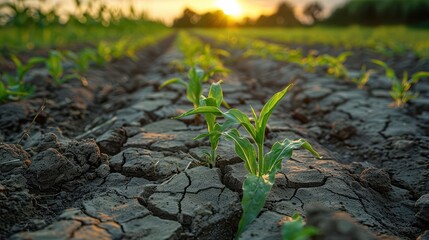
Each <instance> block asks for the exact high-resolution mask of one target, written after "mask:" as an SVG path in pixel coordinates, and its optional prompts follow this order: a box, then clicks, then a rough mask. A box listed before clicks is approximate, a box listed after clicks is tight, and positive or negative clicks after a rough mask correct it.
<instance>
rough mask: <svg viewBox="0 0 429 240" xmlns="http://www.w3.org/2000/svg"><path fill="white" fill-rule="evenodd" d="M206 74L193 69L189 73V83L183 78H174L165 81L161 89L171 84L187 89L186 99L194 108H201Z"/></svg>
mask: <svg viewBox="0 0 429 240" xmlns="http://www.w3.org/2000/svg"><path fill="white" fill-rule="evenodd" d="M204 76H205V73H204V71H203V70H201V69H198V68H195V67H192V68H191V69H190V70H189V72H188V78H189V83H187V82H185V81H183V80H182V79H181V78H173V79H170V80H167V81H165V82H164V83H163V84H161V86H159V88H160V89H161V88H164V87H166V86H168V85H171V84H179V85H182V86H184V87H185V88H186V98H187V99H188V100H189V101H190V102H191V103H192V105H193V106H194V108H197V107H199V106H200V97H201V95H202V93H203V87H202V84H203V80H204Z"/></svg>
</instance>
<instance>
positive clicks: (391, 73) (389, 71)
mask: <svg viewBox="0 0 429 240" xmlns="http://www.w3.org/2000/svg"><path fill="white" fill-rule="evenodd" d="M371 62H373V63H375V64H377V65H378V66H381V67H383V68H384V70H385V71H386V77H388V78H389V79H390V80H392V81H394V82H397V81H398V77H397V76H396V74H395V71H394V70H393V69H392V68H390V67H389V66H388V65H387V64H386V63H385V62H383V61H380V60H377V59H372V61H371Z"/></svg>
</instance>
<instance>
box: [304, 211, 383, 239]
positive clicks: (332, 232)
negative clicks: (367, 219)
mask: <svg viewBox="0 0 429 240" xmlns="http://www.w3.org/2000/svg"><path fill="white" fill-rule="evenodd" d="M306 215H307V224H308V225H311V226H315V227H316V228H317V229H319V234H318V236H317V239H320V240H325V239H326V240H328V239H355V240H376V239H377V238H376V237H375V236H374V235H373V234H372V233H370V232H369V231H368V230H367V229H366V228H365V227H363V226H362V225H360V224H358V223H357V222H355V220H354V219H353V218H351V217H350V216H349V215H348V214H347V213H345V212H333V211H331V210H328V209H326V208H323V207H320V206H312V207H309V208H308V210H307V214H306Z"/></svg>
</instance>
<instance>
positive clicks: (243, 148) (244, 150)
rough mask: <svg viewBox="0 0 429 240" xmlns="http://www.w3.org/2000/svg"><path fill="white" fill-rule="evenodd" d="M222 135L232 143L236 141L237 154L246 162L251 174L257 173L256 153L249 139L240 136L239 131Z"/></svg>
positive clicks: (234, 130) (231, 131)
mask: <svg viewBox="0 0 429 240" xmlns="http://www.w3.org/2000/svg"><path fill="white" fill-rule="evenodd" d="M222 135H223V136H224V137H225V138H226V139H227V140H230V141H234V144H235V152H236V153H237V155H238V156H239V157H240V158H241V159H242V160H243V161H244V166H245V167H246V169H247V171H249V172H250V173H251V174H253V175H256V173H257V162H256V152H255V148H254V147H253V145H252V143H250V141H249V139H247V138H243V137H241V136H240V133H239V132H238V130H237V129H235V128H234V129H231V130H229V131H226V132H224V133H222Z"/></svg>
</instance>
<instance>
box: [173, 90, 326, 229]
mask: <svg viewBox="0 0 429 240" xmlns="http://www.w3.org/2000/svg"><path fill="white" fill-rule="evenodd" d="M290 87H291V85H289V86H288V87H286V88H285V89H284V90H283V91H281V92H278V93H276V94H275V95H274V96H273V97H271V99H270V100H268V102H267V103H266V104H265V105H264V107H263V108H262V110H261V112H260V114H259V116H258V115H257V114H256V112H255V110H254V109H253V108H252V107H251V110H252V113H253V119H254V122H253V124H252V122H251V121H250V118H249V117H248V116H247V115H246V114H244V113H243V112H241V111H240V110H238V109H230V110H228V111H227V112H225V113H224V112H222V111H221V110H220V109H219V108H218V107H214V106H200V107H198V108H195V109H193V110H191V111H189V112H187V113H185V114H183V115H181V116H180V117H184V116H188V115H194V114H207V113H210V114H214V115H217V116H223V117H224V118H225V119H226V121H225V122H224V123H223V124H222V127H221V130H222V135H223V136H224V137H225V138H226V139H227V140H230V141H233V142H234V145H235V152H236V153H237V155H238V156H239V157H240V158H241V159H242V160H243V161H244V166H245V168H246V170H247V171H248V174H247V175H246V179H245V180H244V183H243V198H242V202H241V205H242V208H243V215H242V217H241V220H240V223H239V226H238V232H237V237H239V236H240V235H241V233H243V232H244V231H245V230H246V229H247V227H248V226H249V224H250V223H252V222H253V220H254V219H255V218H256V217H257V215H258V214H259V212H260V211H261V210H262V208H263V206H264V204H265V200H266V198H267V197H268V194H269V192H270V190H271V187H272V186H273V184H274V181H275V174H276V173H277V172H278V171H279V170H280V169H281V167H282V161H283V160H284V159H289V158H290V157H291V156H292V152H293V150H296V149H299V148H303V149H306V150H308V151H310V152H311V153H312V154H314V155H315V156H316V157H320V156H319V154H318V153H317V152H316V151H315V150H314V149H313V148H312V146H311V145H310V144H309V143H308V142H307V141H306V140H303V139H299V140H296V141H291V140H289V139H285V140H283V141H282V142H276V143H275V144H274V145H273V146H272V148H271V151H269V152H268V153H267V154H264V139H265V129H266V127H267V123H268V120H269V118H270V116H271V114H272V113H273V111H274V109H275V107H276V106H277V104H278V103H279V102H280V100H281V99H282V98H283V97H284V96H285V95H286V93H287V91H288V90H289V88H290ZM233 126H242V127H243V128H244V129H245V130H246V131H247V133H248V134H249V137H242V136H241V135H240V133H239V131H238V130H237V129H236V128H231V127H233ZM229 128H231V129H229ZM226 129H229V130H226ZM249 138H250V139H251V140H252V141H250V140H249Z"/></svg>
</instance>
